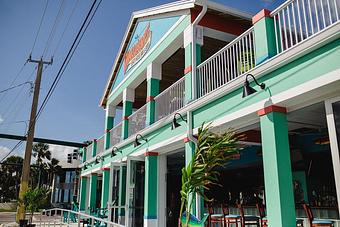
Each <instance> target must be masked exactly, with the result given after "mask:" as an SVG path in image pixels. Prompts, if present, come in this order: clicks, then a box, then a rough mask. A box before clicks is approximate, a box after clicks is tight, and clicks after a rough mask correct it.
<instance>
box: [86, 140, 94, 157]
mask: <svg viewBox="0 0 340 227" xmlns="http://www.w3.org/2000/svg"><path fill="white" fill-rule="evenodd" d="M92 149H93V143H91V144H90V145H88V146H87V147H86V160H89V159H91V158H92Z"/></svg>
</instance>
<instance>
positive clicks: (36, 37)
mask: <svg viewBox="0 0 340 227" xmlns="http://www.w3.org/2000/svg"><path fill="white" fill-rule="evenodd" d="M48 2H49V0H47V1H46V5H45V8H44V12H43V15H42V17H41V19H40V23H39V27H38V30H37V33H36V35H35V38H34V42H33V46H32V49H31V54H32V52H33V50H34V47H35V44H36V42H37V39H38V35H39V33H40V29H41V25H42V23H43V21H44V17H45V13H46V9H47V6H48Z"/></svg>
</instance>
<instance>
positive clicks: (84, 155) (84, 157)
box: [81, 147, 86, 163]
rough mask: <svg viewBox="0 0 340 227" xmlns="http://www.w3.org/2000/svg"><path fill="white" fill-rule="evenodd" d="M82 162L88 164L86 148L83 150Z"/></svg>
mask: <svg viewBox="0 0 340 227" xmlns="http://www.w3.org/2000/svg"><path fill="white" fill-rule="evenodd" d="M81 154H82V155H81V162H82V163H85V162H86V147H83V148H81Z"/></svg>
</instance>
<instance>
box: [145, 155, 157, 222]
mask: <svg viewBox="0 0 340 227" xmlns="http://www.w3.org/2000/svg"><path fill="white" fill-rule="evenodd" d="M157 173H158V153H156V152H146V153H145V190H144V193H145V194H144V226H157V225H156V224H157V213H158V212H157V204H158V201H157V194H158V192H157V188H158V183H157Z"/></svg>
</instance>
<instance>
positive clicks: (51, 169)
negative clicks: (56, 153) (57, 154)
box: [47, 158, 61, 185]
mask: <svg viewBox="0 0 340 227" xmlns="http://www.w3.org/2000/svg"><path fill="white" fill-rule="evenodd" d="M47 169H48V177H47V179H48V184H49V185H52V183H53V179H54V175H55V174H56V173H58V172H60V171H61V166H60V165H59V160H58V159H56V158H52V159H51V161H50V162H48V163H47Z"/></svg>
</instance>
